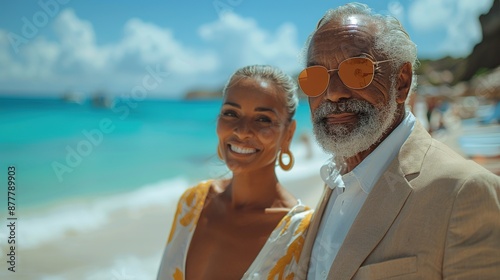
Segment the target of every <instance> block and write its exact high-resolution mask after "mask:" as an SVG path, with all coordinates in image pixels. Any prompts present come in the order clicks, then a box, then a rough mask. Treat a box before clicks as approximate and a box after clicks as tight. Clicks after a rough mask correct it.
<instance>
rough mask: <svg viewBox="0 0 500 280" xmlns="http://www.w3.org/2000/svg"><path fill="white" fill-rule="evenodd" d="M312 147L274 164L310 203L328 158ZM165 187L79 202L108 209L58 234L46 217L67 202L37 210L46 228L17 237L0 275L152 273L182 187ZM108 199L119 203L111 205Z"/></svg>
mask: <svg viewBox="0 0 500 280" xmlns="http://www.w3.org/2000/svg"><path fill="white" fill-rule="evenodd" d="M314 153H315V155H316V156H313V157H312V158H310V159H303V160H304V162H302V163H301V164H297V163H296V167H294V169H292V171H290V172H284V171H282V170H278V177H279V178H280V181H281V182H282V184H283V185H284V186H286V187H287V189H289V190H290V191H291V192H292V193H293V194H294V195H295V196H296V197H297V198H299V199H301V200H302V202H303V203H304V204H306V205H309V206H311V207H313V208H314V207H315V206H316V202H317V201H318V199H319V197H320V195H321V192H322V188H323V183H322V180H321V178H320V177H319V168H320V166H321V165H322V163H323V162H324V161H325V160H326V159H327V158H328V157H327V156H326V155H324V154H323V153H322V152H321V151H320V150H319V148H317V147H316V148H315V149H314ZM299 157H300V155H299ZM296 160H297V161H300V160H301V159H300V158H297V159H296ZM179 185H185V183H179ZM164 188H165V186H162V187H161V188H160V187H158V191H156V193H157V195H154V192H153V194H152V191H151V190H149V192H148V195H146V196H145V195H143V194H140V191H138V192H135V193H130V194H124V195H122V196H118V197H114V198H110V199H101V200H99V201H95V202H90V203H88V204H86V205H85V206H82V207H85V208H84V209H85V210H83V211H84V212H96V213H101V212H106V213H107V215H106V216H105V217H104V218H103V217H101V215H100V214H96V216H95V217H99V218H98V219H102V221H101V222H99V223H98V224H97V225H93V226H91V227H85V226H81V227H78V226H73V227H70V228H69V229H66V230H65V231H64V232H54V233H53V235H55V236H56V237H57V238H53V237H54V236H50V235H51V234H52V233H51V232H50V226H51V225H50V222H49V221H50V220H51V218H50V217H51V215H54V214H53V213H54V212H59V213H60V212H62V211H64V209H66V206H59V207H58V208H56V209H53V211H52V212H50V213H46V214H45V213H39V214H38V216H44V217H46V219H45V220H46V221H47V222H48V224H47V228H46V229H47V230H48V232H43V233H42V232H40V233H34V232H24V233H25V235H26V237H25V238H24V240H25V241H24V242H23V239H21V240H20V241H19V242H18V243H19V246H18V247H17V251H16V256H17V259H16V272H15V273H12V272H8V270H7V266H6V264H5V263H4V264H2V266H3V267H2V269H1V271H0V279H23V280H24V279H30V280H31V279H41V280H62V279H72V280H73V279H74V280H78V279H85V280H101V279H102V280H114V279H155V277H156V273H157V270H158V266H159V262H160V259H161V255H162V253H163V248H164V245H165V243H166V239H167V236H168V233H169V231H170V226H171V223H172V219H173V215H174V209H175V205H176V202H177V200H178V198H179V197H180V195H181V193H182V189H178V190H177V191H176V192H175V195H172V192H171V191H170V192H168V197H167V192H164V191H163V189H164ZM144 193H145V191H144ZM141 196H142V197H143V198H142V200H148V201H150V202H151V203H149V204H150V205H147V204H144V203H143V204H141V205H135V206H134V205H130V204H131V203H130V201H131V200H132V198H134V197H141ZM153 196H154V197H153ZM162 201H164V203H162ZM127 204H129V205H127ZM108 205H121V206H120V207H118V206H117V207H110V206H108ZM103 209H106V211H104V210H103ZM29 215H34V214H33V213H31V214H29ZM22 217H25V216H21V218H20V220H19V227H18V233H22V232H23V231H29V230H30V229H29V228H26V227H24V228H23V218H22ZM83 217H86V216H83ZM91 217H94V216H91ZM28 219H29V217H26V220H28ZM54 219H57V216H54ZM74 219H75V223H79V217H78V216H76V217H74ZM87 219H89V218H82V219H81V222H82V223H84V222H85V220H87ZM44 235H48V236H47V238H46V239H47V240H43V239H42V240H41V241H39V242H37V244H31V243H33V242H28V240H30V239H32V238H34V237H38V236H44ZM51 237H52V238H51ZM2 241H3V240H2ZM23 244H26V246H23ZM28 245H29V246H28ZM26 247H28V248H26ZM0 248H1V250H2V254H6V253H5V252H6V251H7V246H6V244H4V243H2V245H1V247H0Z"/></svg>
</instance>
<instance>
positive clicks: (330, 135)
mask: <svg viewBox="0 0 500 280" xmlns="http://www.w3.org/2000/svg"><path fill="white" fill-rule="evenodd" d="M396 93H397V90H396V88H395V87H394V86H391V90H390V91H389V101H388V102H387V104H383V105H381V108H378V109H377V108H376V107H374V106H373V105H372V104H370V103H369V102H367V101H364V100H356V99H349V100H347V101H345V102H339V103H333V102H323V103H322V104H321V105H320V106H319V107H318V109H316V111H314V113H313V128H314V136H316V141H317V142H318V144H319V145H320V146H321V147H322V148H323V150H324V151H325V152H327V153H332V154H333V155H334V156H335V157H336V158H341V157H343V158H349V157H352V156H354V155H356V154H358V153H360V152H362V151H365V150H367V149H368V148H370V147H371V146H372V145H374V144H375V143H377V142H378V141H379V140H380V139H381V138H382V136H383V135H384V132H386V131H387V130H388V129H389V128H390V127H391V125H392V124H393V122H394V120H395V118H396V111H397V109H398V108H397V102H396ZM344 112H352V113H356V114H357V116H358V117H359V119H358V122H357V123H356V124H354V125H352V124H328V123H327V122H326V119H325V117H327V116H328V115H330V114H333V113H336V114H339V113H344Z"/></svg>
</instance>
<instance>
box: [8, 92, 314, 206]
mask: <svg viewBox="0 0 500 280" xmlns="http://www.w3.org/2000/svg"><path fill="white" fill-rule="evenodd" d="M219 108H220V100H211V101H170V100H168V101H167V100H144V101H133V100H117V101H115V104H114V106H113V107H112V108H103V107H96V106H93V105H92V103H91V102H84V103H70V102H65V101H63V100H61V99H28V98H6V97H3V98H1V99H0V135H1V137H0V178H1V180H2V182H3V183H5V182H6V180H7V177H6V176H7V168H8V167H9V166H14V167H15V168H16V185H17V188H16V202H17V205H18V208H19V209H23V210H26V209H31V208H33V207H44V206H48V205H53V204H57V203H60V202H64V201H72V200H76V201H82V200H85V199H92V198H95V197H102V196H107V195H114V194H117V193H123V192H130V191H133V190H138V189H140V188H142V187H144V186H147V185H151V184H156V183H158V182H165V181H167V180H173V179H179V178H182V179H184V180H186V181H187V182H188V183H194V182H196V181H199V180H203V179H206V178H208V177H213V176H220V175H221V174H223V165H222V163H221V162H220V161H219V160H218V159H217V157H216V146H217V137H216V133H215V126H216V118H217V114H218V111H219ZM296 119H297V125H298V126H297V132H296V135H295V138H296V139H295V140H294V142H297V138H298V137H299V135H300V134H301V133H307V132H310V131H311V127H312V126H311V122H310V115H309V108H308V104H307V101H301V104H300V106H299V109H298V112H297V115H296ZM3 183H2V185H4V184H3ZM4 186H5V185H4ZM0 196H2V197H4V196H6V190H3V191H2V192H1V195H0ZM2 200H3V201H5V199H2ZM2 203H3V202H2Z"/></svg>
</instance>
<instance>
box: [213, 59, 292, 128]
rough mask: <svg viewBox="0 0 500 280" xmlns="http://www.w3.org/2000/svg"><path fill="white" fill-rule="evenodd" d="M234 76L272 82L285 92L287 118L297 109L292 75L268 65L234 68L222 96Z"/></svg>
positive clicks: (290, 117)
mask: <svg viewBox="0 0 500 280" xmlns="http://www.w3.org/2000/svg"><path fill="white" fill-rule="evenodd" d="M236 78H252V79H263V80H267V81H270V82H272V83H273V84H274V86H276V87H277V88H278V89H279V90H281V91H282V92H283V93H285V98H286V107H287V112H288V114H289V120H291V119H292V118H293V116H294V115H295V111H296V110H297V106H298V104H299V99H298V97H297V84H296V83H295V81H294V80H293V79H292V77H290V75H288V74H286V73H285V72H283V71H281V70H280V69H279V68H276V67H273V66H270V65H249V66H245V67H242V68H240V69H238V70H236V71H235V72H234V73H233V74H232V75H231V77H230V78H229V80H228V82H227V83H226V85H225V86H224V89H223V91H222V96H223V97H225V96H226V94H227V90H228V87H229V86H230V85H231V84H232V82H233V81H234V79H236Z"/></svg>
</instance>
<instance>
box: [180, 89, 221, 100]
mask: <svg viewBox="0 0 500 280" xmlns="http://www.w3.org/2000/svg"><path fill="white" fill-rule="evenodd" d="M221 97H222V89H221V90H192V91H189V92H188V93H186V95H185V96H184V99H186V100H196V99H218V98H221Z"/></svg>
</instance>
